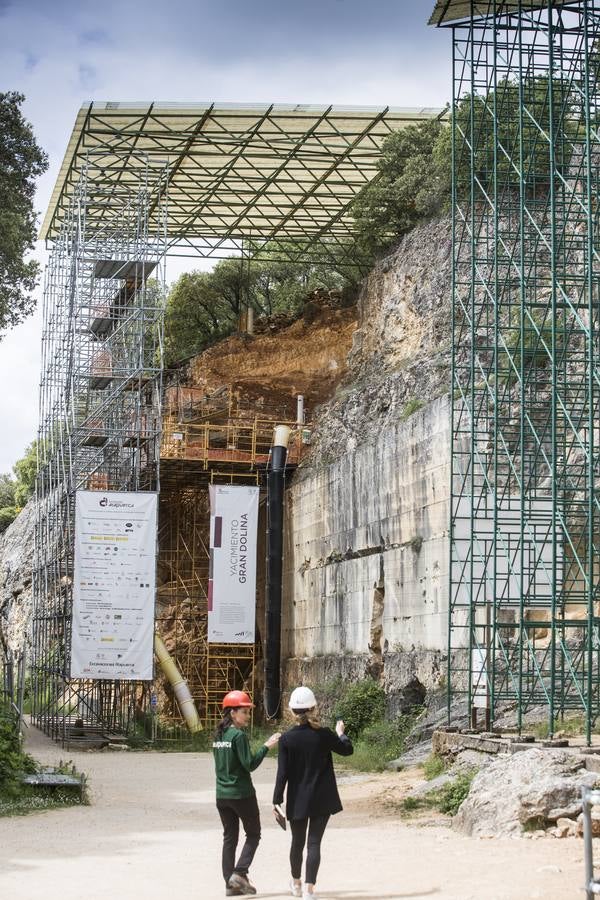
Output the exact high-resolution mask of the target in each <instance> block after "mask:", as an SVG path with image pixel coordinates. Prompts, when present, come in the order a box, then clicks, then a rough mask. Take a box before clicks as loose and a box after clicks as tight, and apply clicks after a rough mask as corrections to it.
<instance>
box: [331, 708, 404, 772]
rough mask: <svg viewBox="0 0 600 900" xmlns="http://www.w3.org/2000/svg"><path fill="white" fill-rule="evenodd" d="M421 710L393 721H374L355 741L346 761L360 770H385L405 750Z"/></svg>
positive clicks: (351, 766) (353, 767)
mask: <svg viewBox="0 0 600 900" xmlns="http://www.w3.org/2000/svg"><path fill="white" fill-rule="evenodd" d="M418 715H420V710H415V711H414V712H413V713H411V714H409V715H404V716H399V717H398V718H397V719H394V720H393V721H392V722H386V721H385V720H384V719H382V720H380V721H378V722H374V723H373V724H372V725H367V727H366V728H365V729H364V730H363V731H362V732H361V734H360V735H359V737H358V738H357V739H356V740H355V741H354V753H353V754H352V756H348V757H346V758H345V759H344V763H345V764H347V765H348V766H350V768H352V769H357V770H358V771H360V772H383V770H384V769H385V767H386V766H387V764H388V763H389V762H390V761H391V760H392V759H396V758H397V757H398V756H400V755H401V754H402V753H403V752H404V745H405V741H406V736H407V735H408V734H409V732H410V731H411V729H412V727H413V725H414V723H415V719H416V717H417V716H418Z"/></svg>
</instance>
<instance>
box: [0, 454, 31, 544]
mask: <svg viewBox="0 0 600 900" xmlns="http://www.w3.org/2000/svg"><path fill="white" fill-rule="evenodd" d="M37 446H38V442H37V441H32V443H31V444H29V446H28V447H27V449H26V450H25V455H24V456H23V457H22V458H21V459H19V460H17V462H16V463H15V464H14V466H13V472H14V475H15V477H13V476H12V475H9V474H7V473H4V474H2V475H0V533H2V532H3V531H5V530H6V529H7V528H8V526H9V525H10V523H11V522H13V521H14V520H15V519H16V517H17V516H18V514H19V511H20V510H21V509H22V508H23V507H24V506H25V504H26V503H27V501H28V500H29V498H30V497H32V496H33V492H34V490H35V478H36V474H37Z"/></svg>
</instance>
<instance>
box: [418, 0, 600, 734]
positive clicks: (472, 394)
mask: <svg viewBox="0 0 600 900" xmlns="http://www.w3.org/2000/svg"><path fill="white" fill-rule="evenodd" d="M431 21H432V22H434V23H435V24H438V25H446V24H447V25H449V27H451V28H452V35H453V167H454V179H453V213H452V216H453V242H454V263H453V304H452V305H453V317H452V329H453V366H452V390H453V410H452V484H451V525H450V544H451V559H450V604H449V652H448V684H449V709H450V706H451V705H452V704H453V703H454V702H456V701H457V700H461V699H462V700H466V701H467V703H468V709H469V710H470V713H471V718H472V721H473V722H474V723H476V720H477V710H478V709H480V710H481V711H482V712H484V713H485V717H486V725H487V727H489V726H490V725H493V723H494V722H495V721H497V720H498V718H499V717H500V715H501V713H502V711H503V709H505V708H506V706H505V704H506V702H510V703H513V704H515V705H516V710H517V726H518V730H519V731H521V729H522V728H523V727H524V725H525V723H526V720H525V715H526V713H527V712H528V711H529V710H531V708H532V707H534V706H539V705H542V706H544V707H545V708H546V711H547V721H548V730H549V734H550V736H552V735H553V734H554V732H555V729H556V727H557V725H556V723H557V720H559V719H561V718H562V717H564V715H565V713H567V712H569V711H574V710H577V711H579V713H580V714H582V715H583V716H584V718H585V729H586V732H587V740H588V743H589V742H590V741H591V733H592V728H593V725H594V722H595V720H596V718H597V716H598V713H599V711H600V639H599V630H598V625H599V623H600V619H599V617H598V601H599V588H598V579H599V575H600V559H599V554H600V533H599V526H600V484H599V482H598V478H599V474H600V473H599V461H600V457H599V450H600V415H599V412H600V410H599V401H600V356H599V351H600V307H599V300H600V255H599V249H600V221H599V215H600V205H599V204H598V201H597V198H598V187H599V175H600V140H599V133H598V125H599V122H600V118H599V113H600V110H599V105H600V84H599V75H600V58H599V55H598V49H599V46H600V45H599V40H600V3H599V2H598V0H573V2H534V0H509V2H505V0H486V2H479V0H477V2H464V0H461V2H459V0H450V2H442V0H440V2H438V4H437V6H436V9H435V11H434V14H433V16H432V20H431Z"/></svg>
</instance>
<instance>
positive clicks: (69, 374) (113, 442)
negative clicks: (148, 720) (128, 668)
mask: <svg viewBox="0 0 600 900" xmlns="http://www.w3.org/2000/svg"><path fill="white" fill-rule="evenodd" d="M166 176H167V170H166V167H165V165H164V162H163V163H162V164H161V165H160V166H156V165H154V166H153V165H151V164H150V161H149V160H148V158H147V157H145V156H144V155H143V154H142V155H139V156H138V157H136V159H135V165H132V166H131V168H130V170H129V172H128V177H127V179H121V178H120V177H119V174H118V173H116V174H115V175H114V176H113V177H110V165H109V162H107V159H106V155H105V154H104V153H103V152H102V151H97V152H92V151H90V152H89V153H88V154H87V156H86V160H85V164H84V165H83V167H82V171H81V173H80V176H79V179H78V181H77V184H76V186H75V189H74V191H73V193H72V195H71V198H70V201H69V205H68V209H67V210H66V211H65V213H64V215H63V218H62V224H61V229H60V233H59V235H58V236H57V238H56V241H55V243H54V247H53V249H52V252H51V255H50V259H49V262H48V266H47V269H46V277H45V287H44V300H43V316H44V326H43V338H42V377H41V384H40V419H39V421H40V427H39V434H38V444H37V447H38V477H37V484H36V509H37V519H36V523H35V560H34V579H33V590H34V623H33V661H32V682H33V718H34V721H35V722H36V724H37V725H38V726H39V727H41V728H43V730H44V731H46V733H48V734H50V735H51V736H52V737H53V738H60V739H62V740H65V738H66V737H67V734H68V729H69V724H70V722H71V720H73V719H81V720H82V722H83V723H84V724H86V725H88V726H90V727H98V728H101V729H106V730H113V731H114V730H119V731H120V730H124V729H126V728H127V727H128V725H129V723H130V721H131V720H132V718H133V715H134V712H135V706H136V702H137V700H138V698H139V696H140V691H141V685H140V684H138V683H135V682H126V681H104V680H101V681H82V680H73V679H71V678H70V638H71V616H72V598H73V565H74V506H75V492H76V491H77V490H80V489H85V490H96V491H109V490H110V491H155V490H158V488H159V435H160V416H161V405H160V404H161V373H162V320H163V299H164V264H163V260H164V254H165V250H166V210H167V206H166ZM98 209H102V210H103V215H102V221H101V222H98V221H96V220H95V218H94V212H95V211H96V210H98ZM150 210H152V213H153V226H152V228H150V227H149V213H150Z"/></svg>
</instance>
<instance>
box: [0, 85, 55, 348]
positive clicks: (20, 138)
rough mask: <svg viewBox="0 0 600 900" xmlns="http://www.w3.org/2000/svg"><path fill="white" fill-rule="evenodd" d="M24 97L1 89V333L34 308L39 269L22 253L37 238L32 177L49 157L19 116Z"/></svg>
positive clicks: (27, 124) (41, 171)
mask: <svg viewBox="0 0 600 900" xmlns="http://www.w3.org/2000/svg"><path fill="white" fill-rule="evenodd" d="M24 99H25V98H24V96H23V95H22V94H18V93H16V91H8V92H7V93H0V336H1V334H2V332H4V331H6V329H8V328H13V327H14V326H15V325H17V324H18V323H19V322H21V321H22V320H23V319H25V318H26V317H27V316H28V315H30V314H31V313H32V312H33V310H34V308H35V301H34V300H33V298H32V297H31V291H32V290H33V289H34V287H35V285H36V283H37V277H38V272H39V266H38V263H37V262H35V260H29V261H26V260H25V255H26V254H27V251H29V250H31V249H32V248H33V246H34V241H35V237H36V215H35V212H34V209H33V196H34V190H35V179H36V178H37V177H38V176H39V175H41V174H42V173H43V172H45V171H46V169H47V168H48V158H47V156H46V154H45V153H44V151H43V150H42V149H41V148H40V147H39V146H38V144H37V142H36V140H35V137H34V134H33V131H32V128H31V125H30V124H29V123H28V122H27V121H26V119H24V118H23V115H22V113H21V109H20V106H21V104H22V103H23V101H24Z"/></svg>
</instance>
